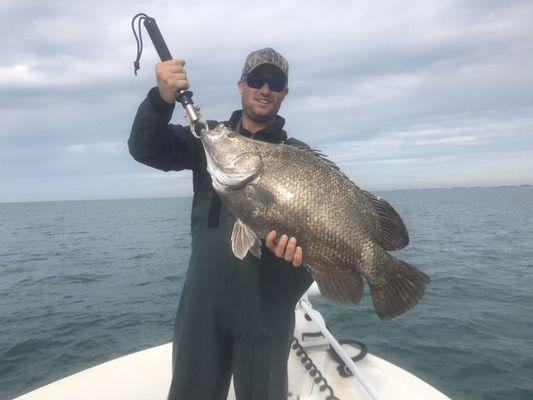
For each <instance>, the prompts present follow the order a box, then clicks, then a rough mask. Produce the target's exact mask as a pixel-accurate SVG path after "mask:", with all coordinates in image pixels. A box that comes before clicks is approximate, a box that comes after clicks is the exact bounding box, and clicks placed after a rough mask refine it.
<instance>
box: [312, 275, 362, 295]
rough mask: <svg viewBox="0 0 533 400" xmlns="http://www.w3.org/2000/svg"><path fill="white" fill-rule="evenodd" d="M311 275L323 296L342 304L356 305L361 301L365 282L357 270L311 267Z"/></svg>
mask: <svg viewBox="0 0 533 400" xmlns="http://www.w3.org/2000/svg"><path fill="white" fill-rule="evenodd" d="M311 274H312V275H313V278H314V279H315V281H316V283H317V284H318V287H319V289H320V293H322V295H323V296H326V297H327V298H329V299H331V300H333V301H336V302H337V303H341V304H356V303H359V300H361V296H362V295H363V288H364V282H363V277H362V276H361V274H360V273H359V272H358V271H357V270H356V269H355V268H353V269H349V270H334V269H332V268H325V267H323V268H316V267H311Z"/></svg>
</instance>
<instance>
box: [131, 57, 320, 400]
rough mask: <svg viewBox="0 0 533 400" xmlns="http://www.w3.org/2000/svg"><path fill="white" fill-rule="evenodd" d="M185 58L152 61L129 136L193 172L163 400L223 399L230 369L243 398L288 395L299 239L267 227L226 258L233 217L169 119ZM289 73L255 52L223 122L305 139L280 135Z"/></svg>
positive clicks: (135, 151) (194, 143)
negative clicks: (185, 256)
mask: <svg viewBox="0 0 533 400" xmlns="http://www.w3.org/2000/svg"><path fill="white" fill-rule="evenodd" d="M184 64H185V62H184V61H182V60H171V61H167V62H163V63H160V64H158V65H157V67H156V76H157V87H155V88H152V89H151V90H150V92H149V93H148V96H147V98H146V99H145V100H144V101H143V102H142V104H141V105H140V107H139V110H138V112H137V115H136V117H135V121H134V123H133V128H132V132H131V136H130V138H129V141H128V144H129V149H130V153H131V155H132V156H133V157H134V158H135V159H136V160H137V161H140V162H142V163H144V164H147V165H149V166H152V167H155V168H158V169H162V170H164V171H169V170H174V171H179V170H182V169H191V170H192V172H193V188H194V199H193V206H192V211H191V235H192V245H191V258H190V261H189V269H188V272H187V277H186V280H185V284H184V287H183V291H182V295H181V299H180V304H179V307H178V312H177V315H176V322H175V326H174V338H173V357H172V359H173V375H172V383H171V387H170V392H169V399H172V400H174V399H194V400H203V399H205V400H212V399H225V398H226V397H227V392H228V387H229V383H230V379H231V376H232V374H233V379H234V387H235V393H236V396H237V398H238V399H240V400H260V399H268V400H274V399H275V400H281V399H286V398H287V358H288V355H289V346H290V343H291V341H292V333H293V329H294V306H295V304H296V302H297V301H298V299H299V298H300V296H301V295H302V294H303V293H304V292H305V290H306V289H307V288H308V287H309V285H310V284H311V282H312V278H311V276H310V274H309V273H308V271H307V270H306V269H304V268H295V267H298V266H300V265H301V264H302V249H301V248H300V247H299V246H297V240H296V239H295V238H290V239H289V238H288V237H287V236H286V235H283V234H282V235H281V236H280V237H279V240H276V238H277V236H278V235H277V234H276V232H274V231H273V232H270V234H269V235H268V236H267V238H266V240H265V246H266V248H268V249H269V250H270V251H267V250H266V249H263V252H262V253H263V255H262V257H261V258H255V257H253V256H251V255H247V256H246V257H245V258H244V260H242V261H241V260H239V259H238V258H236V257H235V256H234V255H233V253H232V250H231V243H230V236H231V231H232V227H233V223H234V221H235V218H234V217H233V216H232V215H231V214H230V213H229V211H228V210H227V208H226V207H225V206H224V205H223V204H221V202H220V199H219V197H218V196H217V195H216V193H215V192H214V191H213V188H212V186H211V177H210V176H209V173H208V172H207V169H206V160H205V154H204V151H203V148H202V144H201V142H200V140H198V139H196V138H194V137H193V136H192V134H191V132H190V130H189V128H188V127H183V126H181V125H172V124H169V121H170V119H171V116H172V112H173V110H174V105H175V99H176V95H177V93H178V92H179V91H180V90H186V89H188V86H189V85H188V81H187V76H186V73H185V71H184V69H183V66H184ZM288 69H289V66H288V63H287V61H286V60H285V58H284V57H283V56H281V55H280V54H279V53H277V52H276V51H275V50H273V49H271V48H266V49H262V50H258V51H255V52H252V53H251V54H250V55H249V56H248V57H247V59H246V62H245V65H244V67H243V70H242V74H241V79H240V80H239V81H238V89H239V92H240V93H241V96H242V111H235V112H234V113H233V114H232V115H231V118H230V120H229V121H228V122H226V124H227V125H229V126H231V127H232V128H233V129H234V130H235V131H237V132H240V133H241V134H243V135H246V136H249V137H251V138H253V139H255V140H263V141H268V142H272V143H282V142H283V143H287V144H292V143H298V144H299V145H302V142H299V141H297V140H295V139H288V138H287V134H286V132H285V131H284V130H283V124H284V120H283V118H282V117H280V116H278V115H277V113H278V110H279V108H280V106H281V103H282V102H283V100H284V98H285V96H286V95H287V93H288V87H287V82H288ZM216 124H217V123H216V122H215V121H210V122H209V125H210V126H211V127H213V126H215V125H216ZM281 233H282V232H281Z"/></svg>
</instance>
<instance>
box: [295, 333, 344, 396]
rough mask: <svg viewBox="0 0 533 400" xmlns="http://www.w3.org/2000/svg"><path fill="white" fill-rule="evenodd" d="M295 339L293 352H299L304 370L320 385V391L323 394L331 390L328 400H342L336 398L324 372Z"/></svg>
mask: <svg viewBox="0 0 533 400" xmlns="http://www.w3.org/2000/svg"><path fill="white" fill-rule="evenodd" d="M293 339H294V340H293V344H292V348H293V350H297V351H296V355H297V356H298V357H300V361H301V363H302V364H304V368H305V369H306V370H307V373H308V374H309V376H310V377H311V378H313V379H314V381H315V383H316V384H318V385H320V386H319V389H320V391H321V392H323V391H324V390H329V395H328V396H327V397H326V400H340V399H339V398H338V397H336V396H335V394H334V392H333V388H332V387H331V386H330V385H329V383H328V381H327V379H326V378H324V376H323V375H322V372H320V370H319V369H318V367H317V366H316V365H315V363H314V362H313V360H311V358H310V357H309V355H308V354H307V351H305V349H304V348H303V346H302V345H301V344H300V342H299V341H298V339H296V338H293Z"/></svg>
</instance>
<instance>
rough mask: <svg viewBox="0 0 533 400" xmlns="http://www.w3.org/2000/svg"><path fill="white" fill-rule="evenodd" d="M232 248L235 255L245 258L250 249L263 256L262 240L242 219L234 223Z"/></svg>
mask: <svg viewBox="0 0 533 400" xmlns="http://www.w3.org/2000/svg"><path fill="white" fill-rule="evenodd" d="M231 249H232V250H233V254H235V257H237V258H239V259H241V260H242V259H243V258H244V257H246V254H247V253H248V250H249V251H250V253H252V254H253V255H254V256H256V257H261V241H260V240H259V238H258V237H257V235H256V234H255V232H254V231H253V230H251V229H250V228H249V227H248V226H247V225H245V224H244V223H243V222H242V221H241V220H240V219H237V220H236V221H235V224H233V231H232V232H231Z"/></svg>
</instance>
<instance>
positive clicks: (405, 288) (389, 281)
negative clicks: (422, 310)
mask: <svg viewBox="0 0 533 400" xmlns="http://www.w3.org/2000/svg"><path fill="white" fill-rule="evenodd" d="M385 268H386V273H385V282H384V284H377V283H375V284H369V286H370V293H371V295H372V300H373V302H374V308H375V309H376V313H377V314H378V316H379V318H381V319H391V318H394V317H397V316H398V315H402V314H404V313H405V312H407V311H409V310H410V309H411V308H413V307H414V306H416V305H417V303H418V301H419V300H420V299H421V298H422V296H423V295H424V292H425V290H426V285H427V284H428V283H429V281H430V279H429V277H428V276H427V275H426V274H424V273H423V272H422V271H420V270H419V269H418V268H416V267H413V266H412V265H409V264H407V263H406V262H404V261H401V260H398V259H396V258H394V257H390V258H389V262H388V265H386V266H385Z"/></svg>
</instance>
